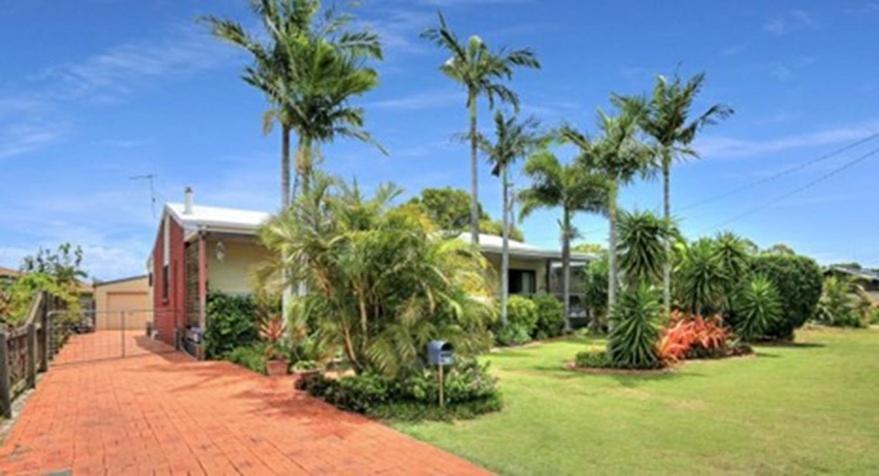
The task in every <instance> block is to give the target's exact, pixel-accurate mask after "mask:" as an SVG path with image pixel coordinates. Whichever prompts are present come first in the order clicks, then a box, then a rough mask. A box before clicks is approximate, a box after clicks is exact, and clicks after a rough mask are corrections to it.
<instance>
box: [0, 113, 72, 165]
mask: <svg viewBox="0 0 879 476" xmlns="http://www.w3.org/2000/svg"><path fill="white" fill-rule="evenodd" d="M61 135H62V126H60V125H57V124H54V125H53V124H49V123H44V124H35V123H31V122H28V123H21V124H6V125H0V159H6V158H9V157H14V156H16V155H21V154H25V153H27V152H30V151H33V150H36V149H39V148H42V147H44V146H46V145H49V144H51V143H53V142H55V141H57V140H58V138H59V137H60V136H61Z"/></svg>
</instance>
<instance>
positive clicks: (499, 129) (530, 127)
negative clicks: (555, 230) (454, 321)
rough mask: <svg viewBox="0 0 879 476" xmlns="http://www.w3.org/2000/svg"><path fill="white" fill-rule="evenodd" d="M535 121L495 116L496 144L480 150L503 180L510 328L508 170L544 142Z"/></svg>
mask: <svg viewBox="0 0 879 476" xmlns="http://www.w3.org/2000/svg"><path fill="white" fill-rule="evenodd" d="M537 126H538V122H537V120H536V119H534V118H527V119H525V120H523V121H519V120H518V119H517V118H516V116H510V117H505V116H504V114H503V113H502V112H501V111H497V112H496V113H495V115H494V127H495V130H494V133H495V141H494V142H493V143H492V142H490V141H489V140H488V139H486V138H485V137H483V136H480V137H479V148H480V149H481V150H482V153H484V154H485V155H486V156H487V158H488V161H489V163H490V164H491V165H492V169H491V173H492V175H494V176H495V177H498V176H500V178H501V213H502V215H503V218H502V219H501V222H502V225H501V236H502V242H503V244H502V246H501V323H502V324H503V325H504V326H506V325H507V297H508V296H507V295H508V294H509V291H510V282H509V281H510V280H509V270H510V243H509V239H510V215H511V214H512V209H511V207H510V183H509V173H508V169H509V167H510V165H512V164H513V162H515V161H516V160H518V159H519V158H522V157H525V156H527V155H528V154H530V153H531V152H532V151H533V150H534V149H535V148H536V147H538V146H539V145H540V143H541V142H542V141H543V138H542V137H540V136H539V135H538V133H537Z"/></svg>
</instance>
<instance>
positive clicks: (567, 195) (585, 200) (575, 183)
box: [519, 149, 609, 331]
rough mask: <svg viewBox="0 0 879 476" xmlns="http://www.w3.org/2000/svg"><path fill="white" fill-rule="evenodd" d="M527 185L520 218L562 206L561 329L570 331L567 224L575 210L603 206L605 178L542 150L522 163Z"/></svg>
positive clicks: (569, 236)
mask: <svg viewBox="0 0 879 476" xmlns="http://www.w3.org/2000/svg"><path fill="white" fill-rule="evenodd" d="M524 172H525V175H526V176H527V177H529V178H530V179H531V185H530V186H529V187H528V188H526V189H525V190H522V192H520V193H519V199H520V201H521V204H522V205H521V209H520V211H519V216H520V219H521V218H524V217H526V216H528V215H530V214H531V213H532V212H533V211H534V210H537V209H539V208H556V207H560V208H561V209H562V219H561V220H560V221H559V224H560V227H561V238H562V283H563V284H562V293H563V294H562V299H563V300H564V304H565V330H566V331H570V330H571V318H570V310H571V309H570V304H571V303H570V301H571V239H572V238H573V237H574V235H575V234H576V230H575V229H574V227H573V225H572V224H571V221H572V219H573V218H574V214H575V213H577V212H587V213H598V212H601V211H603V210H605V208H606V203H607V192H608V186H609V184H608V181H607V179H606V178H605V177H603V176H601V175H598V174H595V173H593V172H592V171H591V170H590V169H588V168H587V167H584V166H583V165H582V164H581V163H579V162H572V163H569V164H562V163H560V162H559V159H558V158H557V157H556V156H555V155H554V154H553V153H552V152H550V151H548V150H546V149H542V150H540V151H538V152H536V153H535V154H533V155H532V156H531V157H529V158H528V161H527V162H526V163H525V170H524Z"/></svg>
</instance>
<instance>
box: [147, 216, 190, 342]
mask: <svg viewBox="0 0 879 476" xmlns="http://www.w3.org/2000/svg"><path fill="white" fill-rule="evenodd" d="M167 223H169V224H170V228H169V231H170V234H169V237H170V246H169V251H170V253H169V254H170V260H168V295H167V297H165V296H164V292H163V290H164V285H165V284H164V279H165V277H164V273H163V271H162V268H163V266H164V261H165V260H164V258H165V257H164V251H165V250H164V239H165V230H164V226H165V221H164V220H162V222H160V223H159V232H158V235H157V236H156V242H155V244H154V245H153V312H154V318H153V319H154V321H155V325H156V330H157V331H158V332H159V338H160V339H162V340H163V341H165V342H167V343H169V344H172V345H173V344H174V329H176V328H182V327H183V325H184V312H183V308H184V303H185V302H186V286H185V282H186V281H185V267H184V259H183V253H184V247H183V228H181V227H180V225H179V224H178V223H177V222H176V221H174V219H173V218H171V219H169V220H168V221H167Z"/></svg>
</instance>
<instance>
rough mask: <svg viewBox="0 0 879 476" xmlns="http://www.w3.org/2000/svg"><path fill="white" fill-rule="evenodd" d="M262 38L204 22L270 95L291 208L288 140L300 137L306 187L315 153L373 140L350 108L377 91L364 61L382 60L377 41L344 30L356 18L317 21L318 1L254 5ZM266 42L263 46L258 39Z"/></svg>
mask: <svg viewBox="0 0 879 476" xmlns="http://www.w3.org/2000/svg"><path fill="white" fill-rule="evenodd" d="M250 4H251V9H252V10H253V13H254V14H255V15H256V16H257V17H259V19H260V21H261V23H262V25H263V30H264V31H263V32H262V33H261V34H259V35H254V34H251V33H249V32H247V31H246V30H245V29H244V27H243V26H241V24H240V23H238V22H235V21H233V20H227V19H221V18H217V17H213V16H207V17H204V18H203V19H202V20H203V21H205V22H206V23H207V24H208V25H209V26H210V28H211V31H212V33H213V34H214V36H216V37H218V38H220V39H222V40H224V41H227V42H229V43H231V44H233V45H235V46H238V47H239V48H241V49H243V50H245V51H247V52H248V53H249V54H250V56H251V57H252V60H253V62H252V64H251V65H250V66H247V67H246V68H245V70H244V75H243V79H244V81H245V82H247V83H248V84H250V85H251V86H253V87H255V88H257V89H258V90H260V91H261V92H263V93H264V94H265V95H266V98H267V99H268V101H269V104H270V107H269V110H268V111H266V114H265V115H264V117H263V130H264V131H265V132H266V133H268V132H270V131H271V125H272V123H273V122H275V121H277V122H278V123H279V124H280V125H281V207H282V208H286V207H288V206H289V205H290V200H291V198H290V134H291V132H296V134H297V135H298V137H299V146H298V148H297V153H296V169H297V179H299V178H300V177H301V178H302V180H303V181H305V182H306V183H307V180H308V176H307V174H309V173H310V171H311V162H312V160H313V154H314V152H315V151H314V150H313V147H314V146H315V145H316V143H319V142H322V141H326V140H330V139H332V138H333V137H335V136H336V135H347V136H353V137H356V138H358V139H362V140H370V138H369V136H368V134H366V133H365V132H364V131H363V130H362V129H361V128H362V125H363V111H362V110H361V109H359V108H352V107H350V106H348V104H347V102H348V100H349V99H350V98H351V97H352V96H356V95H359V94H362V93H364V92H366V91H368V90H370V89H372V88H374V87H375V85H376V84H377V75H376V73H375V71H373V70H371V69H369V68H365V67H364V66H363V61H364V60H365V59H370V58H371V59H381V57H382V53H381V45H380V42H379V39H378V37H377V36H376V35H375V34H373V33H370V32H366V31H359V32H351V31H348V30H346V28H345V27H346V26H347V24H348V23H349V22H350V21H351V17H350V16H348V15H344V14H337V13H336V11H335V10H334V9H329V10H327V12H326V14H325V15H323V16H322V17H320V18H318V13H319V12H320V5H321V4H320V1H319V0H252V1H251V2H250ZM260 36H264V37H266V40H265V41H261V40H259V39H258V37H260Z"/></svg>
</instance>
